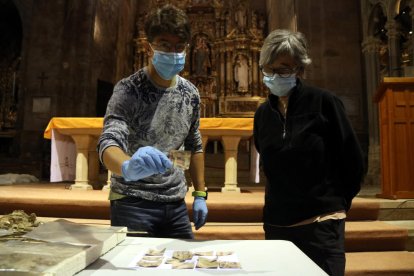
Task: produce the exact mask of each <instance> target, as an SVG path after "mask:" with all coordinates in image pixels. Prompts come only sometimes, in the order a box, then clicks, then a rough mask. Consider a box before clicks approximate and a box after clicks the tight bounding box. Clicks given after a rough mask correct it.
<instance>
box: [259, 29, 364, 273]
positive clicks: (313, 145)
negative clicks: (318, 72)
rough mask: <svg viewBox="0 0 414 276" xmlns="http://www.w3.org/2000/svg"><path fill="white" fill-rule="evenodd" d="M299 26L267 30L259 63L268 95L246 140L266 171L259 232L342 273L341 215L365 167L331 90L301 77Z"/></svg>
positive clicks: (303, 53)
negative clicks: (286, 242)
mask: <svg viewBox="0 0 414 276" xmlns="http://www.w3.org/2000/svg"><path fill="white" fill-rule="evenodd" d="M310 62H311V60H310V58H309V57H308V53H307V43H306V40H305V37H304V36H303V34H301V33H298V32H291V31H289V30H274V31H273V32H271V33H270V34H269V35H268V36H267V38H266V39H265V41H264V44H263V47H262V49H261V52H260V60H259V64H260V67H261V70H262V73H263V82H264V84H265V85H266V86H267V87H268V88H269V92H270V94H269V97H268V100H267V101H266V102H264V103H263V104H262V105H261V106H260V107H259V108H258V109H257V111H256V113H255V117H254V141H255V145H256V149H257V151H258V152H259V153H260V158H261V163H262V166H263V170H264V173H265V175H266V179H267V183H266V191H265V206H264V209H263V220H264V226H263V227H264V230H265V238H266V239H282V240H289V241H291V242H293V243H294V244H295V245H296V246H298V247H299V248H300V249H301V250H302V251H303V252H304V253H305V254H306V255H308V256H309V257H310V258H311V259H312V260H313V261H314V262H315V263H316V264H318V265H319V266H320V267H321V268H322V269H323V270H325V271H326V272H327V273H328V274H329V275H344V271H345V250H344V235H345V218H346V212H347V211H348V210H349V208H350V207H351V204H352V199H353V198H354V197H355V196H356V194H357V193H358V191H359V190H360V185H361V182H362V179H363V174H364V172H365V169H364V162H363V158H362V152H361V149H360V146H359V143H358V139H357V138H356V135H355V133H354V131H353V129H352V126H351V124H350V122H349V120H348V118H347V116H346V113H345V109H344V106H343V104H342V102H341V101H340V99H339V98H338V97H336V96H335V95H334V94H333V93H330V92H328V91H325V90H323V89H320V88H316V87H310V86H307V85H306V84H304V83H303V82H302V80H301V79H302V75H303V73H304V70H305V67H306V66H307V65H308V64H310Z"/></svg>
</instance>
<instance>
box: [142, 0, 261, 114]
mask: <svg viewBox="0 0 414 276" xmlns="http://www.w3.org/2000/svg"><path fill="white" fill-rule="evenodd" d="M165 3H171V4H174V5H176V6H177V7H179V8H181V9H183V10H185V11H186V13H187V15H188V17H189V20H190V22H191V28H192V39H191V43H190V46H189V48H188V49H187V58H186V66H185V68H184V70H183V72H182V73H181V75H182V76H183V77H185V78H187V79H189V80H190V81H191V82H192V83H194V84H195V85H196V86H197V88H198V89H199V92H200V96H201V100H202V103H201V117H252V116H253V115H254V112H255V111H256V109H257V107H258V106H259V104H260V103H262V102H263V101H264V100H265V97H266V89H265V87H264V86H263V84H262V80H261V78H262V76H261V72H260V70H259V55H260V48H261V45H262V43H263V36H264V29H265V26H266V20H265V17H264V15H263V14H260V13H259V12H258V11H256V10H254V9H252V8H251V7H250V2H249V1H247V0H232V1H225V0H206V1H202V0H198V1H196V0H188V1H156V0H154V1H150V4H149V7H150V8H151V9H152V8H155V7H160V6H161V5H163V4H165ZM143 20H144V14H142V16H139V20H138V22H137V27H138V30H139V31H138V37H137V38H136V39H135V43H136V56H135V69H138V68H141V67H143V66H145V65H147V64H148V57H147V54H146V49H145V46H144V43H145V42H146V37H145V32H144V30H143V26H144V22H143Z"/></svg>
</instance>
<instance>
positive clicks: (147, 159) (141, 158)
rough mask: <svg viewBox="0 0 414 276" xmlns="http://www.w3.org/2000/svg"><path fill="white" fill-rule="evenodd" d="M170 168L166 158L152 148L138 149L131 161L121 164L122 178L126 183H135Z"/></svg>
mask: <svg viewBox="0 0 414 276" xmlns="http://www.w3.org/2000/svg"><path fill="white" fill-rule="evenodd" d="M171 167H172V162H171V160H170V159H168V157H167V156H166V155H165V154H164V153H162V152H161V151H159V150H157V149H156V148H154V147H150V146H147V147H142V148H139V149H138V150H137V151H136V152H135V153H134V155H132V157H131V159H129V160H127V161H124V163H122V176H123V177H124V178H125V180H126V181H136V180H139V179H142V178H145V177H148V176H151V175H153V174H158V173H164V172H165V171H166V170H167V169H169V168H171Z"/></svg>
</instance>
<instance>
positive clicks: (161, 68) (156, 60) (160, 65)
mask: <svg viewBox="0 0 414 276" xmlns="http://www.w3.org/2000/svg"><path fill="white" fill-rule="evenodd" d="M152 64H153V65H154V67H155V70H157V73H158V75H160V77H161V78H163V79H164V80H171V79H172V78H173V77H174V76H175V75H177V74H178V73H180V72H181V71H182V70H183V69H184V65H185V51H184V52H182V53H167V52H161V51H157V50H154V56H153V57H152Z"/></svg>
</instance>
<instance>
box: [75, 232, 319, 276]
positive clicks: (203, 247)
mask: <svg viewBox="0 0 414 276" xmlns="http://www.w3.org/2000/svg"><path fill="white" fill-rule="evenodd" d="M162 248H166V249H167V250H191V251H211V250H218V251H234V252H235V254H236V255H237V258H238V260H239V262H240V264H241V266H242V269H237V270H206V269H202V270H201V269H194V270H177V269H156V268H142V269H138V270H137V269H132V268H130V267H129V265H130V264H131V261H133V260H134V257H136V256H137V255H138V254H139V253H140V252H143V251H144V252H145V251H147V250H148V249H162ZM77 275H80V276H85V275H105V276H107V275H144V276H145V275H150V276H157V275H168V276H173V275H180V276H181V275H232V276H234V275H248V276H254V275H257V276H259V275H260V276H270V275H271V276H281V275H286V276H287V275H288V276H291V275H298V276H303V275H307V276H320V275H327V274H326V273H325V272H324V271H323V270H322V269H320V268H319V267H318V266H317V265H316V264H315V263H314V262H313V261H312V260H310V259H309V258H308V257H307V256H306V255H305V254H304V253H303V252H302V251H300V250H299V249H298V248H297V247H296V246H295V245H294V244H293V243H291V242H288V241H281V240H212V241H186V240H176V239H161V238H159V239H158V238H132V237H127V238H126V239H125V240H124V241H123V242H122V243H120V244H119V245H118V246H116V247H115V248H113V249H112V250H111V251H109V252H108V253H106V254H105V255H103V256H102V257H101V258H99V259H98V260H96V261H95V262H94V263H92V264H91V265H90V266H88V267H87V268H85V269H84V270H82V271H81V272H79V274H77Z"/></svg>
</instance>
